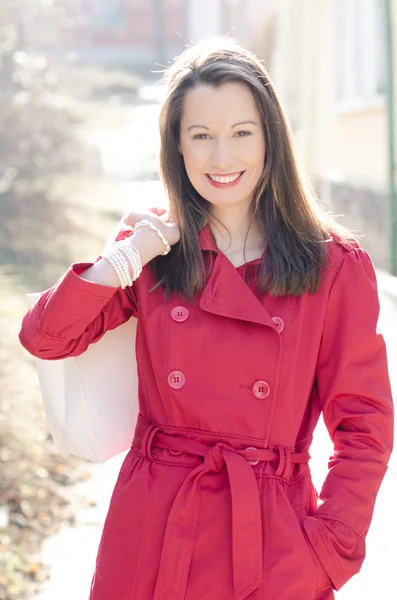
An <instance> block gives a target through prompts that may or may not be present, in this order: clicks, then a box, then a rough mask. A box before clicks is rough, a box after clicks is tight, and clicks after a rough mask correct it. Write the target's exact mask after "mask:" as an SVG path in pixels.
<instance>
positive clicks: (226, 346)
mask: <svg viewBox="0 0 397 600" xmlns="http://www.w3.org/2000/svg"><path fill="white" fill-rule="evenodd" d="M167 81H168V84H167V92H166V97H165V101H164V104H163V107H162V112H161V118H160V133H161V149H160V152H161V173H162V180H163V183H164V186H165V189H166V191H167V194H168V197H169V203H170V215H169V219H168V222H165V219H163V217H164V215H163V214H162V212H161V211H159V210H157V209H156V208H153V209H152V212H151V213H150V214H149V213H148V214H139V213H137V212H133V213H130V214H129V215H127V216H126V217H125V218H124V219H123V223H124V225H126V224H127V225H130V229H129V230H123V231H120V233H119V235H118V236H117V238H116V240H115V242H114V245H111V246H110V248H109V249H108V251H107V252H106V253H105V255H104V257H100V258H99V259H98V261H97V262H96V263H95V264H94V265H92V264H88V263H77V264H74V265H72V266H71V268H70V269H69V271H68V272H67V273H66V274H65V276H64V277H63V278H61V279H60V280H59V281H58V282H56V284H55V285H54V286H53V288H51V289H50V290H47V291H45V292H43V294H42V295H41V297H40V299H39V301H38V303H37V306H35V307H34V308H33V309H32V310H31V311H30V313H28V314H27V315H26V317H25V320H24V323H23V327H22V331H21V335H20V339H21V341H22V342H23V343H24V345H25V347H26V348H28V349H29V350H30V351H31V352H32V353H33V354H35V355H36V356H39V357H45V358H50V359H51V358H52V359H54V358H59V357H67V356H77V355H78V354H81V353H83V352H84V351H85V349H86V348H87V346H88V345H89V344H90V343H94V342H96V341H98V340H99V339H100V338H101V337H102V336H103V335H104V334H105V333H106V331H108V330H109V329H114V328H115V327H118V326H119V325H120V324H122V323H123V322H125V321H127V320H128V319H129V318H130V317H131V316H134V317H137V319H138V329H137V338H136V358H137V366H138V373H139V416H138V419H137V422H136V426H135V432H134V433H133V432H131V437H133V440H132V445H131V450H130V452H129V453H128V454H127V457H126V459H125V461H124V463H123V466H122V468H121V470H120V474H119V477H118V480H117V483H116V486H115V488H114V492H113V495H112V500H111V503H110V507H109V512H108V515H107V517H106V521H105V525H104V529H103V534H102V539H101V543H100V546H99V550H98V556H97V562H96V569H95V573H94V576H93V579H92V586H91V596H90V600H109V599H112V600H113V599H114V600H148V599H149V598H150V599H152V600H204V599H205V600H232V599H234V600H245V599H247V600H331V599H332V598H333V597H334V594H333V589H337V590H339V589H340V588H341V587H342V586H343V585H344V583H345V582H346V581H348V580H349V579H350V578H351V577H352V576H353V575H354V574H355V573H357V572H358V571H359V569H360V567H361V564H362V562H363V560H364V557H365V537H366V534H367V532H368V528H369V525H370V523H371V518H372V512H373V509H374V503H375V499H376V495H377V492H378V489H379V486H380V484H381V482H382V479H383V477H384V475H385V472H386V469H387V463H388V460H389V457H390V453H391V450H392V445H393V402H392V397H391V390H390V382H389V376H388V368H387V358H386V350H385V344H384V341H383V338H382V336H381V335H380V333H379V331H378V330H377V320H378V315H379V300H378V295H377V287H376V277H375V272H374V268H373V264H372V261H371V259H370V257H369V256H368V254H367V253H366V252H365V251H364V250H363V249H362V248H360V246H359V244H358V243H357V242H356V241H355V240H354V239H352V238H351V237H350V236H349V235H347V234H346V235H344V234H343V231H342V230H341V229H340V228H339V226H338V224H337V223H336V222H335V221H334V220H332V219H331V218H330V217H328V216H327V215H325V214H324V213H323V211H322V210H321V208H320V205H319V204H318V202H317V200H316V199H315V197H314V195H313V194H311V193H310V189H309V188H307V186H306V185H305V183H304V180H303V178H302V175H301V173H300V172H299V169H298V167H297V164H296V159H295V152H294V148H293V144H292V140H291V136H290V132H289V129H288V126H287V123H286V120H285V117H284V113H283V110H282V108H281V106H280V103H279V101H278V98H277V95H276V92H275V90H274V87H273V85H272V83H271V81H270V79H269V76H268V73H267V72H266V69H265V68H264V66H263V65H262V63H261V62H260V61H259V60H258V59H257V58H256V57H255V56H253V55H252V54H250V53H249V52H248V51H246V50H244V49H243V48H240V47H239V46H237V45H236V44H234V43H232V42H230V41H228V40H217V41H216V42H214V43H212V42H211V43H209V44H204V45H199V46H197V47H194V48H191V49H189V50H187V51H186V52H185V53H184V54H183V55H182V56H181V57H179V58H178V59H177V60H176V62H175V64H174V65H172V66H171V67H170V69H169V70H168V71H167ZM225 231H227V232H228V234H229V238H228V237H227V236H226V235H225V234H224V232H225ZM228 242H229V245H227V244H228ZM106 259H108V262H107V260H106ZM129 263H130V266H129ZM119 282H120V286H119V287H116V286H118V283H119ZM115 359H117V357H115ZM127 375H128V374H127ZM113 401H114V405H115V410H117V398H112V402H113ZM321 412H322V414H323V418H324V422H325V424H326V427H327V430H328V432H329V434H330V436H331V439H332V442H333V444H334V453H333V456H331V458H330V459H329V472H328V473H327V476H326V478H325V481H324V484H323V486H322V489H321V490H320V492H317V490H316V489H315V487H314V486H313V483H312V479H311V472H310V468H309V464H308V463H309V459H310V454H309V448H310V446H311V441H312V438H313V431H314V429H315V427H316V424H317V422H318V419H319V416H320V414H321Z"/></svg>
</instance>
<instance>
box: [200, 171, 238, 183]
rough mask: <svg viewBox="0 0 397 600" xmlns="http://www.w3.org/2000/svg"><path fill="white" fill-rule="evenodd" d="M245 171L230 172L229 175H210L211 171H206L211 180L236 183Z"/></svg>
mask: <svg viewBox="0 0 397 600" xmlns="http://www.w3.org/2000/svg"><path fill="white" fill-rule="evenodd" d="M244 173H245V171H240V172H239V173H230V174H229V175H210V174H209V173H206V176H207V177H208V179H209V180H210V181H214V182H215V183H234V182H235V181H237V180H238V179H240V177H242V175H243V174H244Z"/></svg>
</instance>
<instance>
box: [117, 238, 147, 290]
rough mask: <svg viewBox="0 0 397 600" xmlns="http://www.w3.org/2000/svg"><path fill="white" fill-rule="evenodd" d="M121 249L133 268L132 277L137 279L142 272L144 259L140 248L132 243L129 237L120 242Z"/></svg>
mask: <svg viewBox="0 0 397 600" xmlns="http://www.w3.org/2000/svg"><path fill="white" fill-rule="evenodd" d="M119 249H120V250H121V251H122V252H123V254H124V255H125V256H126V258H127V260H128V261H129V263H130V265H131V269H132V279H133V280H134V281H135V279H138V277H139V275H140V274H141V272H142V261H141V256H140V254H139V252H138V249H137V248H135V246H133V245H132V244H131V243H130V241H129V239H128V238H127V239H125V240H122V241H121V242H120V243H119Z"/></svg>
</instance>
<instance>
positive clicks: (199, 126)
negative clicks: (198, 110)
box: [188, 120, 258, 131]
mask: <svg viewBox="0 0 397 600" xmlns="http://www.w3.org/2000/svg"><path fill="white" fill-rule="evenodd" d="M248 123H250V124H251V125H255V126H256V127H258V123H256V122H255V121H250V120H248V121H240V122H239V123H235V124H234V125H232V129H234V128H235V127H238V126H239V125H248ZM195 127H198V128H201V129H207V131H209V127H207V126H206V125H190V127H188V131H190V130H191V129H194V128H195Z"/></svg>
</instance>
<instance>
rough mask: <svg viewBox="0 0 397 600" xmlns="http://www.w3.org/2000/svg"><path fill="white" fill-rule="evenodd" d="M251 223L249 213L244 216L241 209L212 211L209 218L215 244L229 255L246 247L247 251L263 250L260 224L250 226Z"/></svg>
mask: <svg viewBox="0 0 397 600" xmlns="http://www.w3.org/2000/svg"><path fill="white" fill-rule="evenodd" d="M212 217H216V218H212ZM250 222H251V217H249V216H248V213H247V212H246V213H244V214H242V212H241V208H240V207H228V210H219V209H218V210H212V211H211V215H210V217H209V226H210V229H211V232H212V235H213V236H214V238H215V243H216V245H217V246H218V248H219V249H220V250H221V251H222V252H227V253H232V252H238V251H240V250H243V249H244V247H245V248H246V249H258V248H259V249H261V248H263V246H264V239H263V233H262V230H261V228H260V226H259V224H258V223H256V222H255V221H254V222H253V223H252V224H251V225H250ZM247 233H248V235H247Z"/></svg>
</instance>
